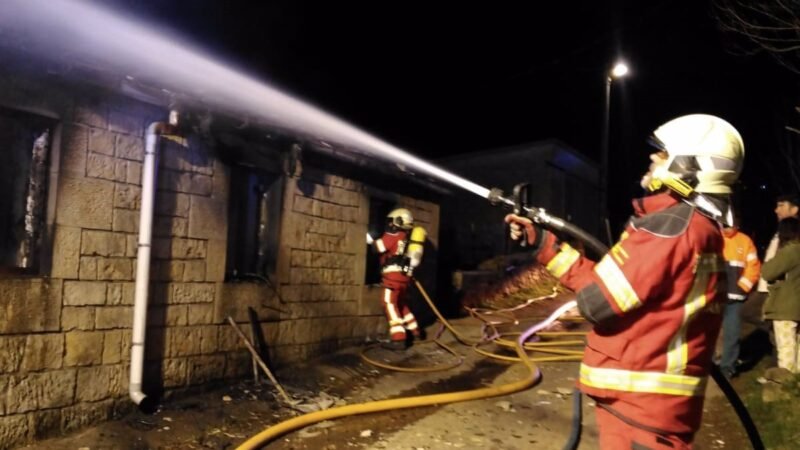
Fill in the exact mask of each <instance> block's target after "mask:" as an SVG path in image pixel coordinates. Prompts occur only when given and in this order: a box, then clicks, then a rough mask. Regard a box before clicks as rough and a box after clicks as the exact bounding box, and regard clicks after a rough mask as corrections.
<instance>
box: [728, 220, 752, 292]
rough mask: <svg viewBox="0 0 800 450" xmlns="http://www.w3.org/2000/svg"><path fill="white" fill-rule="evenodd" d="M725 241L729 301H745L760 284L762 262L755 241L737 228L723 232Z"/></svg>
mask: <svg viewBox="0 0 800 450" xmlns="http://www.w3.org/2000/svg"><path fill="white" fill-rule="evenodd" d="M722 237H723V238H724V239H725V249H724V252H723V254H724V256H725V263H726V264H727V269H728V300H732V301H744V300H745V299H746V298H747V293H748V292H750V290H751V289H753V285H754V284H756V283H758V278H759V276H761V261H759V260H758V252H757V251H756V246H755V244H753V240H752V239H750V238H749V237H748V236H747V235H746V234H744V233H742V232H741V231H739V230H737V229H735V228H726V229H724V230H723V231H722Z"/></svg>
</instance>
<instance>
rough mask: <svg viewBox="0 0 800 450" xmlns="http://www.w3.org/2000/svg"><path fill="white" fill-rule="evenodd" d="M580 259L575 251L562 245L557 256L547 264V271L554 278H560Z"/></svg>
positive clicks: (567, 245)
mask: <svg viewBox="0 0 800 450" xmlns="http://www.w3.org/2000/svg"><path fill="white" fill-rule="evenodd" d="M580 257H581V254H580V253H578V251H577V250H575V249H574V248H572V247H570V246H569V244H567V243H563V244H561V250H560V251H559V252H558V254H557V255H556V256H554V257H553V259H551V260H550V262H548V263H547V271H548V272H550V274H552V275H553V276H554V277H556V278H561V276H562V275H564V274H565V273H567V271H568V270H569V268H570V267H572V265H573V264H575V261H577V260H578V259H579V258H580Z"/></svg>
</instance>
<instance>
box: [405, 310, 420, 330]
mask: <svg viewBox="0 0 800 450" xmlns="http://www.w3.org/2000/svg"><path fill="white" fill-rule="evenodd" d="M403 323H404V324H405V325H406V328H408V329H409V330H416V329H417V319H416V318H415V317H414V315H413V314H411V313H408V314H406V315H405V316H404V317H403Z"/></svg>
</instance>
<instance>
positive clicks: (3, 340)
mask: <svg viewBox="0 0 800 450" xmlns="http://www.w3.org/2000/svg"><path fill="white" fill-rule="evenodd" d="M24 351H25V337H24V336H0V374H4V373H12V372H17V371H18V370H19V367H20V363H21V362H22V357H23V355H24ZM0 392H3V390H2V389H0ZM0 413H2V411H0ZM0 442H2V441H0Z"/></svg>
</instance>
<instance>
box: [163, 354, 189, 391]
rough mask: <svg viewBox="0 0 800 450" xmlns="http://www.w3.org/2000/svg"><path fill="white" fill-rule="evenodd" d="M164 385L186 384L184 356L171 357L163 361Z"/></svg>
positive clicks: (169, 386) (168, 386) (172, 386)
mask: <svg viewBox="0 0 800 450" xmlns="http://www.w3.org/2000/svg"><path fill="white" fill-rule="evenodd" d="M161 372H162V375H161V376H162V379H163V380H164V387H167V388H174V387H178V386H185V385H186V358H171V359H168V360H166V361H164V365H163V368H162V371H161Z"/></svg>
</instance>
